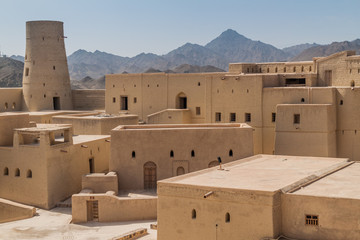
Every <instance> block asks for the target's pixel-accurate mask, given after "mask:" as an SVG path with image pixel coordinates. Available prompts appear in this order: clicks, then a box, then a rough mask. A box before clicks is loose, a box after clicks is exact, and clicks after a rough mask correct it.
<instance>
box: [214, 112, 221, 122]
mask: <svg viewBox="0 0 360 240" xmlns="http://www.w3.org/2000/svg"><path fill="white" fill-rule="evenodd" d="M215 122H221V113H220V112H217V113H215Z"/></svg>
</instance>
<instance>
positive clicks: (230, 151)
mask: <svg viewBox="0 0 360 240" xmlns="http://www.w3.org/2000/svg"><path fill="white" fill-rule="evenodd" d="M233 155H234V154H233V150H232V149H230V150H229V157H232V156H233Z"/></svg>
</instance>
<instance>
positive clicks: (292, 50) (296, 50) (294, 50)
mask: <svg viewBox="0 0 360 240" xmlns="http://www.w3.org/2000/svg"><path fill="white" fill-rule="evenodd" d="M316 46H320V45H319V44H317V43H304V44H299V45H295V46H291V47H286V48H283V49H282V50H283V51H284V52H285V53H287V54H289V55H290V56H292V57H295V56H297V55H299V54H300V53H301V52H302V51H304V50H306V49H308V48H311V47H316Z"/></svg>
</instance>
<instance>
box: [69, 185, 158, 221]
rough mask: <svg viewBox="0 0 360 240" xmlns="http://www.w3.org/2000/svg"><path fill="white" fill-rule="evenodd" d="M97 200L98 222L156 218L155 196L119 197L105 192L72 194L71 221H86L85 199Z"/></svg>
mask: <svg viewBox="0 0 360 240" xmlns="http://www.w3.org/2000/svg"><path fill="white" fill-rule="evenodd" d="M90 200H91V201H94V200H95V201H98V213H99V222H122V221H136V220H150V219H151V220H152V219H156V209H157V198H156V197H149V198H119V197H117V196H115V195H113V192H108V193H106V194H74V195H73V196H72V221H73V222H74V223H81V222H87V206H86V202H87V201H90Z"/></svg>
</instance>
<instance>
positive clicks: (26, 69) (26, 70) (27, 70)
mask: <svg viewBox="0 0 360 240" xmlns="http://www.w3.org/2000/svg"><path fill="white" fill-rule="evenodd" d="M27 76H29V68H25V77H27Z"/></svg>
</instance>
